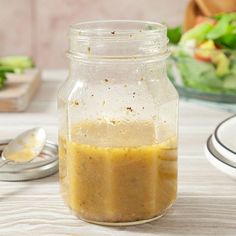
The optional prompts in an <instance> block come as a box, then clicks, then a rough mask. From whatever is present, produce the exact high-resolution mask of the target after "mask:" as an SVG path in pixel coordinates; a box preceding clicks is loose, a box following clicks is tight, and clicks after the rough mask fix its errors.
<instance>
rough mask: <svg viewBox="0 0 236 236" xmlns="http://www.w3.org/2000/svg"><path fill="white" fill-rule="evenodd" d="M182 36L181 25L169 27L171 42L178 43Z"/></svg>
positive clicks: (168, 32) (168, 33)
mask: <svg viewBox="0 0 236 236" xmlns="http://www.w3.org/2000/svg"><path fill="white" fill-rule="evenodd" d="M181 36H182V27H181V26H177V27H174V28H168V29H167V37H168V38H169V40H170V43H172V44H177V43H178V42H179V41H180V38H181Z"/></svg>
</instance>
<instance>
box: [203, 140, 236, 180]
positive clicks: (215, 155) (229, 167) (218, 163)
mask: <svg viewBox="0 0 236 236" xmlns="http://www.w3.org/2000/svg"><path fill="white" fill-rule="evenodd" d="M205 154H206V157H207V159H208V161H209V162H210V163H211V164H212V165H213V166H214V167H216V168H217V169H218V170H220V171H221V172H223V173H225V174H226V175H228V176H230V177H231V178H233V179H235V180H236V164H235V163H233V162H231V161H229V160H228V159H226V158H225V157H224V156H222V155H221V154H220V153H219V152H217V150H216V149H215V148H214V145H213V143H212V136H210V137H209V138H208V140H207V143H206V146H205Z"/></svg>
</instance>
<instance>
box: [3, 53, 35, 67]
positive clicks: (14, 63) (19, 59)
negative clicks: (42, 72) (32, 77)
mask: <svg viewBox="0 0 236 236" xmlns="http://www.w3.org/2000/svg"><path fill="white" fill-rule="evenodd" d="M0 66H6V67H10V68H12V69H27V68H31V67H33V66H34V65H33V61H32V59H31V58H30V57H26V56H9V57H2V58H0Z"/></svg>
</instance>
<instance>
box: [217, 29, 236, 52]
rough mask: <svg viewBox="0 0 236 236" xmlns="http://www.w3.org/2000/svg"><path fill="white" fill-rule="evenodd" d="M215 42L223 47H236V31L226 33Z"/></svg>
mask: <svg viewBox="0 0 236 236" xmlns="http://www.w3.org/2000/svg"><path fill="white" fill-rule="evenodd" d="M215 42H216V43H217V44H218V45H219V46H221V47H222V48H229V49H236V33H235V34H226V35H224V36H222V37H220V38H218V39H216V40H215Z"/></svg>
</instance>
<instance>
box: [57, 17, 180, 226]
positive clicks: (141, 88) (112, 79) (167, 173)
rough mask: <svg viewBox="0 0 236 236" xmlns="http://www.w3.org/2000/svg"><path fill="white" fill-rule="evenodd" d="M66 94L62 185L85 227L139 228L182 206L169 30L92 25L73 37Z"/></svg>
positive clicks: (61, 105)
mask: <svg viewBox="0 0 236 236" xmlns="http://www.w3.org/2000/svg"><path fill="white" fill-rule="evenodd" d="M68 56H69V58H70V74H69V78H68V79H67V80H66V82H65V83H64V84H63V86H62V87H61V89H60V91H59V94H58V109H59V121H60V125H59V156H60V157H59V158H60V184H61V192H62V195H63V197H64V200H65V202H66V203H67V204H68V206H69V207H70V208H71V210H72V211H73V212H74V213H75V214H76V215H77V216H78V217H79V218H81V219H83V220H86V221H89V222H93V223H97V224H107V225H127V224H138V223H143V222H147V221H151V220H153V219H156V218H158V217H160V216H162V215H163V214H164V213H165V212H166V210H167V209H168V208H169V207H170V206H171V205H172V203H173V202H174V201H175V199H176V192H177V116H178V95H177V93H176V91H175V89H174V87H173V86H172V84H171V83H170V82H169V80H168V78H167V76H166V58H167V57H168V50H167V37H166V27H165V26H163V25H160V24H157V23H151V22H138V21H103V22H87V23H81V24H77V25H74V26H73V27H72V28H71V30H70V48H69V53H68Z"/></svg>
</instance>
